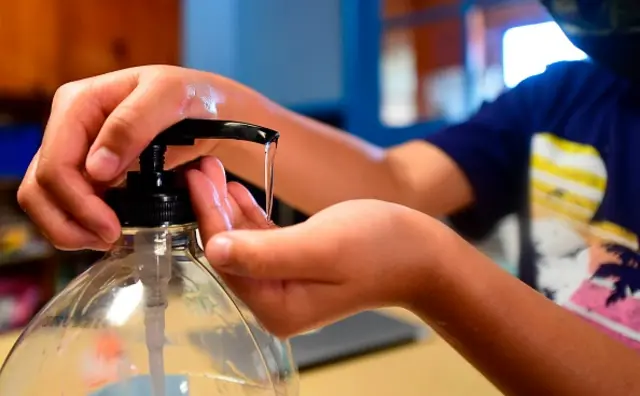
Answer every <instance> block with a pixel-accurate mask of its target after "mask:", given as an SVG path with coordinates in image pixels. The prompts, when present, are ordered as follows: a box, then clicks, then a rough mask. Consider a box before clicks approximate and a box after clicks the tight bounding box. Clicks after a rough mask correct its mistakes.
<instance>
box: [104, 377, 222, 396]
mask: <svg viewBox="0 0 640 396" xmlns="http://www.w3.org/2000/svg"><path fill="white" fill-rule="evenodd" d="M215 391H216V390H215V389H212V392H215ZM153 394H154V393H153V389H152V386H151V377H149V376H147V375H143V376H139V377H134V378H130V379H128V380H126V381H123V382H121V383H117V384H113V385H110V386H108V387H106V388H104V389H101V390H100V391H98V392H96V393H93V394H92V395H91V396H124V395H127V396H147V395H153ZM165 395H166V396H188V395H189V381H188V379H187V377H185V376H182V375H167V376H166V377H165Z"/></svg>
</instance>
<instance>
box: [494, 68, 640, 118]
mask: <svg viewBox="0 0 640 396" xmlns="http://www.w3.org/2000/svg"><path fill="white" fill-rule="evenodd" d="M627 89H628V82H627V81H626V80H623V79H622V78H620V77H618V76H616V75H615V74H613V73H611V72H610V71H609V70H607V69H604V68H603V67H601V66H598V65H597V64H594V63H592V62H590V61H567V62H558V63H554V64H551V65H549V66H548V67H547V69H546V70H545V71H544V72H543V73H541V74H538V75H536V76H532V77H530V78H528V79H526V80H524V81H523V82H521V83H520V84H519V85H518V86H516V87H515V88H513V89H511V90H509V91H507V92H505V93H503V94H502V95H501V97H499V98H498V99H497V100H496V101H495V102H494V103H495V104H498V106H497V107H499V108H500V110H503V109H505V108H507V109H509V108H510V109H513V110H512V111H511V112H512V114H517V115H518V118H519V119H520V120H522V121H523V122H526V124H527V126H528V127H529V128H533V129H534V130H535V129H539V128H543V129H549V128H553V127H555V126H558V125H557V123H561V124H562V122H563V120H566V118H567V117H569V116H570V115H571V114H576V113H580V110H581V109H585V108H596V109H597V108H602V107H601V106H597V107H594V106H593V105H594V104H596V103H601V101H602V100H604V101H607V100H615V98H617V97H619V96H620V94H621V93H623V92H625V91H626V90H627ZM492 113H496V112H495V111H494V112H492ZM497 113H498V114H491V115H493V116H496V115H498V116H500V113H503V111H499V112H497ZM523 127H524V125H523Z"/></svg>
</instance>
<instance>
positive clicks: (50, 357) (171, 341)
mask: <svg viewBox="0 0 640 396" xmlns="http://www.w3.org/2000/svg"><path fill="white" fill-rule="evenodd" d="M216 138H219V139H238V140H246V141H251V142H254V143H260V144H264V145H265V146H267V147H268V145H269V144H271V143H273V142H275V141H276V140H277V138H278V134H277V132H275V131H272V130H269V129H266V128H262V127H259V126H255V125H249V124H244V123H237V122H229V121H220V120H192V119H188V120H183V121H181V122H179V123H177V124H175V125H174V126H172V127H170V128H169V129H167V130H166V131H164V132H163V133H161V134H160V135H158V137H156V138H155V140H154V141H153V142H152V143H151V144H150V145H149V146H148V147H147V148H146V149H145V150H144V152H143V153H142V154H141V156H140V170H139V171H137V172H129V173H128V175H127V180H126V185H125V186H124V187H123V188H117V189H112V190H110V191H108V192H107V194H106V200H107V202H108V203H109V204H110V206H111V207H112V208H113V209H114V211H115V212H116V214H117V215H118V218H119V219H120V222H121V224H122V237H121V239H120V241H119V242H118V243H117V244H116V245H115V247H114V248H113V249H112V250H111V251H109V252H108V253H107V254H106V255H105V256H104V258H103V259H102V260H100V261H99V262H97V263H95V264H94V265H93V266H92V267H91V268H90V269H89V270H87V271H86V272H84V273H83V274H81V275H80V276H79V277H78V278H76V279H75V280H74V281H73V282H71V284H69V286H67V287H66V288H65V289H64V291H62V292H61V293H60V294H59V295H58V296H57V297H55V298H54V299H53V300H51V302H50V303H49V304H48V305H47V306H46V307H45V308H44V309H43V310H42V311H41V312H40V313H39V314H38V315H37V316H36V317H35V318H34V319H33V320H32V321H31V323H30V324H29V325H28V326H27V328H26V329H25V330H24V331H23V333H22V335H21V336H20V338H19V339H18V342H17V343H16V345H15V346H14V348H13V349H12V351H11V353H10V354H9V356H8V358H7V359H6V361H5V363H4V365H3V367H2V370H1V371H0V394H1V395H11V396H41V395H45V394H46V395H64V396H113V395H119V396H142V395H144V396H147V395H148V396H178V395H181V396H187V395H188V396H200V395H203V396H204V395H207V396H211V395H225V396H236V395H237V396H240V395H243V396H244V395H247V396H294V395H296V394H297V372H296V368H295V366H294V364H293V360H292V357H291V351H290V347H289V345H288V343H287V342H286V341H282V340H279V339H277V338H276V337H274V336H272V335H270V334H269V333H267V332H266V331H265V330H263V329H262V327H261V326H260V324H259V323H258V322H257V321H256V320H255V318H254V317H253V316H252V315H251V312H250V311H249V310H248V309H247V308H246V307H244V306H243V305H242V303H241V302H240V301H239V300H238V299H237V298H235V297H234V296H233V294H232V293H231V292H230V291H229V290H228V289H227V288H226V287H225V286H224V285H223V284H222V283H221V281H220V279H219V278H218V277H217V276H216V275H215V274H214V273H213V271H212V270H211V267H210V266H209V264H208V263H206V261H205V259H204V253H203V251H202V249H201V248H200V246H199V245H198V243H197V240H196V227H197V226H196V222H195V216H194V213H193V209H192V207H191V202H190V199H189V193H188V189H187V187H186V184H185V182H184V179H183V177H182V176H181V174H180V173H178V172H174V171H169V170H165V169H164V153H165V152H166V149H167V146H173V145H193V144H194V142H195V140H197V139H216ZM268 151H269V150H267V157H269V153H268ZM270 174H272V172H270V169H267V175H270ZM266 180H267V182H269V181H270V180H271V177H270V176H269V177H267V178H266ZM267 187H269V189H270V186H267ZM270 201H271V200H270V197H267V202H270Z"/></svg>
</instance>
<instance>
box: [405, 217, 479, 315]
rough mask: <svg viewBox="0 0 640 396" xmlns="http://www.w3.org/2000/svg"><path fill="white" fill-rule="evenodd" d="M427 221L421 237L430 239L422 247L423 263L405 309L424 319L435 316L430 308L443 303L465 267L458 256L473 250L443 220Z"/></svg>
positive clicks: (420, 265) (418, 267)
mask: <svg viewBox="0 0 640 396" xmlns="http://www.w3.org/2000/svg"><path fill="white" fill-rule="evenodd" d="M425 217H427V216H425ZM427 220H428V221H426V222H424V224H423V225H422V231H421V233H420V234H419V235H422V236H423V237H424V236H426V239H427V240H428V242H427V243H422V244H421V245H419V246H420V249H419V250H420V252H419V256H418V257H421V260H420V259H419V262H418V265H417V272H416V274H415V280H414V282H413V283H414V284H415V286H414V287H412V288H411V292H410V294H409V295H408V296H407V298H406V301H405V306H404V307H405V308H407V309H409V310H411V311H412V312H414V313H415V314H417V315H419V316H421V317H423V318H426V317H429V316H431V315H430V312H429V311H430V309H433V308H436V306H437V305H439V304H441V303H442V299H443V296H444V295H446V293H447V291H446V290H447V288H448V287H450V286H451V285H452V283H454V282H455V281H454V280H453V278H455V276H456V272H457V271H458V269H459V265H461V263H460V261H461V260H459V259H458V258H457V257H458V256H459V255H463V253H462V252H464V251H466V250H467V249H468V247H469V245H468V243H467V242H466V241H465V240H464V239H463V238H462V237H460V236H459V235H458V234H457V233H456V232H454V231H453V230H452V229H451V228H449V227H448V226H447V225H445V224H444V223H442V222H441V221H439V220H437V219H433V218H430V217H428V218H427Z"/></svg>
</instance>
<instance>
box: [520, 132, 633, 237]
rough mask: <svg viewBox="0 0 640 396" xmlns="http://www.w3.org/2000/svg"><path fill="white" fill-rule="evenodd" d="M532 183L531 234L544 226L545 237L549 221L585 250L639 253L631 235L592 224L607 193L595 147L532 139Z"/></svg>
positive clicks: (552, 137) (545, 135)
mask: <svg viewBox="0 0 640 396" xmlns="http://www.w3.org/2000/svg"><path fill="white" fill-rule="evenodd" d="M530 181H531V186H530V187H531V190H530V191H531V203H532V217H533V228H534V229H535V228H540V227H536V223H545V224H546V226H545V227H543V230H544V232H545V233H547V234H549V230H550V226H549V221H553V222H554V223H562V224H563V225H562V228H569V229H571V233H572V234H574V235H573V239H576V238H579V239H581V240H582V241H583V243H584V244H585V245H591V244H593V243H598V242H599V241H609V242H616V243H619V244H622V245H624V246H628V247H629V248H632V249H637V248H638V242H637V236H636V235H635V234H634V233H632V232H630V231H628V230H626V229H624V228H623V227H620V226H618V225H615V224H613V223H610V222H592V219H593V216H594V215H595V213H596V211H597V210H598V208H599V207H600V204H601V203H602V199H603V198H604V194H605V190H606V188H607V169H606V166H605V164H604V161H603V160H602V157H601V156H600V153H599V152H598V150H596V149H595V148H594V147H593V146H590V145H586V144H581V143H576V142H572V141H569V140H566V139H563V138H560V137H558V136H555V135H553V134H551V133H539V134H536V135H534V137H533V140H532V147H531V164H530ZM554 228H557V226H554ZM541 231H542V230H541ZM557 236H558V235H556V237H557ZM538 237H544V236H543V235H538ZM546 237H551V235H546Z"/></svg>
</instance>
